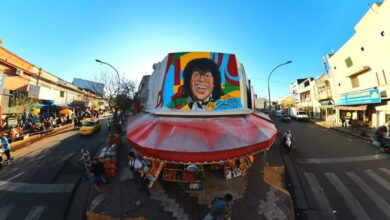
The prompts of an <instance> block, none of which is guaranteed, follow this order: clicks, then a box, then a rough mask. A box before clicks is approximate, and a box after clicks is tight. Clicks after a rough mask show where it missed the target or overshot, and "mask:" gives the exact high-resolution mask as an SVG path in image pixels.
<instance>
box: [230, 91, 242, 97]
mask: <svg viewBox="0 0 390 220" xmlns="http://www.w3.org/2000/svg"><path fill="white" fill-rule="evenodd" d="M228 95H229V96H231V97H234V98H241V91H239V90H235V91H231V92H229V93H228Z"/></svg>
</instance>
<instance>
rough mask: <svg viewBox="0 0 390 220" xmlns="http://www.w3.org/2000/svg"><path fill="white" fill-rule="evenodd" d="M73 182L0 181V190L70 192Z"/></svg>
mask: <svg viewBox="0 0 390 220" xmlns="http://www.w3.org/2000/svg"><path fill="white" fill-rule="evenodd" d="M73 187H74V184H70V183H66V184H37V183H18V182H8V181H0V191H9V192H17V193H70V192H72V190H73Z"/></svg>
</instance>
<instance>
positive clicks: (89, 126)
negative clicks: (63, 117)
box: [79, 120, 101, 135]
mask: <svg viewBox="0 0 390 220" xmlns="http://www.w3.org/2000/svg"><path fill="white" fill-rule="evenodd" d="M100 129H101V124H100V120H90V121H87V122H85V123H83V126H81V128H80V131H79V133H80V135H91V134H94V133H95V132H97V131H99V130H100Z"/></svg>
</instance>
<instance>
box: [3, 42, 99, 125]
mask: <svg viewBox="0 0 390 220" xmlns="http://www.w3.org/2000/svg"><path fill="white" fill-rule="evenodd" d="M0 83H1V85H0V90H1V91H0V94H1V95H0V104H1V105H0V114H1V120H2V121H3V120H5V121H6V123H7V124H9V123H8V119H10V120H11V121H14V120H15V118H16V117H18V116H20V115H23V114H26V113H30V112H31V111H34V109H35V108H40V109H41V110H42V111H40V112H41V113H42V114H47V115H48V114H53V113H55V112H58V111H59V110H60V109H62V108H72V105H73V104H74V103H76V102H87V103H94V102H98V101H100V100H101V97H100V96H99V95H98V94H96V93H94V92H91V91H88V90H85V89H82V88H79V87H77V86H75V85H73V84H71V83H69V82H66V81H65V80H63V79H61V78H59V77H57V76H55V75H53V74H51V73H49V72H48V71H46V70H44V69H42V68H38V67H36V66H34V65H33V64H31V63H29V62H28V61H26V60H24V59H23V58H21V57H19V56H17V55H16V54H14V53H12V52H11V51H9V50H7V49H5V48H4V47H2V45H1V41H0ZM89 106H92V104H89ZM1 124H2V123H1Z"/></svg>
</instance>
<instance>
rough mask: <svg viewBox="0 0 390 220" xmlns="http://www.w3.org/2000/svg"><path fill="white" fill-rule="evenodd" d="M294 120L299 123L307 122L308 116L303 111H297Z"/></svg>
mask: <svg viewBox="0 0 390 220" xmlns="http://www.w3.org/2000/svg"><path fill="white" fill-rule="evenodd" d="M295 119H296V120H300V121H308V120H309V116H308V115H307V114H306V112H304V111H297V115H296V116H295Z"/></svg>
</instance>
